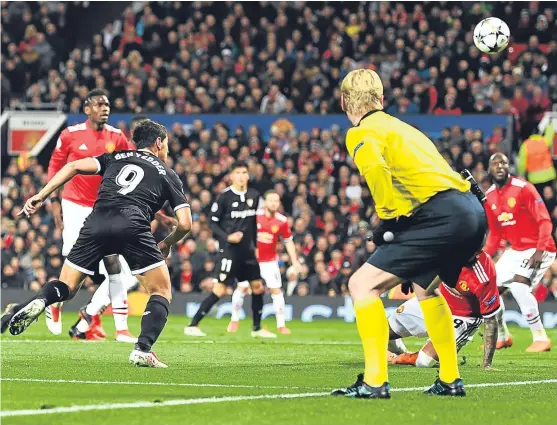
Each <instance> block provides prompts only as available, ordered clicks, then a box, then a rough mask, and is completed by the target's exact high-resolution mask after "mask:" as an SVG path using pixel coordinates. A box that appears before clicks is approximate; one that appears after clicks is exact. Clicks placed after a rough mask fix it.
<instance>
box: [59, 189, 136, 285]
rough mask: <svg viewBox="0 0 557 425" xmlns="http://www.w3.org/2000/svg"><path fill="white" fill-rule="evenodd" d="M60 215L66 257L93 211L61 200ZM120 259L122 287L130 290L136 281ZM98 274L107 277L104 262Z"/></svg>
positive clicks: (122, 259)
mask: <svg viewBox="0 0 557 425" xmlns="http://www.w3.org/2000/svg"><path fill="white" fill-rule="evenodd" d="M61 204H62V214H63V220H64V230H62V241H63V246H62V255H63V256H64V257H67V256H68V254H69V253H70V251H71V250H72V248H73V246H74V245H75V242H76V241H77V238H78V237H79V232H80V231H81V228H82V227H83V224H84V223H85V220H86V219H87V217H89V214H91V212H92V211H93V208H91V207H85V206H83V205H79V204H76V203H74V202H72V201H68V200H67V199H62V202H61ZM119 257H120V265H121V268H122V273H123V274H124V276H125V277H124V286H125V287H126V288H132V287H134V286H135V285H136V284H137V279H136V278H135V277H133V276H132V273H131V270H130V266H128V263H127V262H126V260H125V259H124V257H122V256H121V255H120V256H119ZM99 273H100V274H103V275H105V276H108V273H107V271H106V267H105V266H104V262H103V261H101V262H100V265H99Z"/></svg>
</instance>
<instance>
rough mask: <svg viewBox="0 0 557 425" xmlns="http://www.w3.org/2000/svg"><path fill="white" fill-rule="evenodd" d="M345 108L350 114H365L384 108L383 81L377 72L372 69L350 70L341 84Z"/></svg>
mask: <svg viewBox="0 0 557 425" xmlns="http://www.w3.org/2000/svg"><path fill="white" fill-rule="evenodd" d="M340 92H341V95H342V98H343V102H344V110H345V111H346V112H347V113H349V114H350V115H363V114H365V113H367V112H369V111H373V110H376V109H383V104H382V102H381V98H382V97H383V83H382V82H381V78H379V75H378V74H377V72H375V71H372V70H371V69H355V70H354V71H350V72H349V73H348V75H347V76H346V77H344V80H342V84H341V86H340Z"/></svg>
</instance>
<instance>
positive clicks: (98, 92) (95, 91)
mask: <svg viewBox="0 0 557 425" xmlns="http://www.w3.org/2000/svg"><path fill="white" fill-rule="evenodd" d="M98 96H106V97H108V92H107V91H106V90H105V89H93V90H91V91H90V92H89V93H87V97H86V98H85V106H88V105H89V103H90V102H91V100H92V99H93V98H94V97H98Z"/></svg>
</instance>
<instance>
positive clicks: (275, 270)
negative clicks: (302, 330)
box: [259, 261, 292, 335]
mask: <svg viewBox="0 0 557 425" xmlns="http://www.w3.org/2000/svg"><path fill="white" fill-rule="evenodd" d="M259 268H260V270H261V277H262V278H263V280H264V281H265V285H266V286H267V288H269V292H270V293H271V299H272V300H273V307H274V310H275V318H276V320H277V331H278V333H280V334H283V335H290V334H291V333H292V332H291V331H290V329H288V328H287V327H286V320H285V317H284V309H285V305H286V303H285V301H284V294H283V292H282V279H281V276H280V268H279V265H278V262H277V261H270V262H267V263H261V264H259Z"/></svg>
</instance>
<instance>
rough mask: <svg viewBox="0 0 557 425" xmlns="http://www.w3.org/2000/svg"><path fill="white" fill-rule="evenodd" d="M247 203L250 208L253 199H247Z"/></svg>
mask: <svg viewBox="0 0 557 425" xmlns="http://www.w3.org/2000/svg"><path fill="white" fill-rule="evenodd" d="M247 203H248V207H250V208H251V207H253V199H248V200H247Z"/></svg>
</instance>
